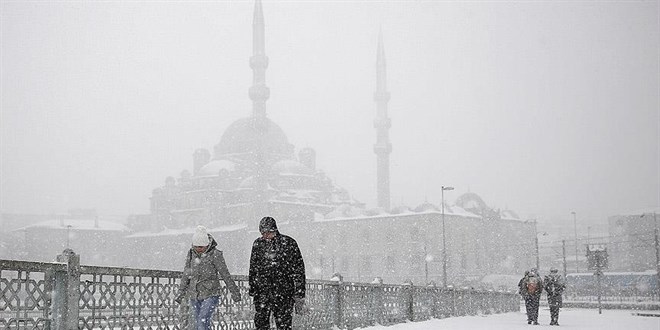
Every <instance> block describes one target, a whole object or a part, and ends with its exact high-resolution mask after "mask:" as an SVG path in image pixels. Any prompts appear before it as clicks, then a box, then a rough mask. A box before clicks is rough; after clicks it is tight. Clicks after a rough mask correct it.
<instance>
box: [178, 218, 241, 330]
mask: <svg viewBox="0 0 660 330" xmlns="http://www.w3.org/2000/svg"><path fill="white" fill-rule="evenodd" d="M217 245H218V243H217V242H216V241H215V239H214V238H213V236H211V235H210V234H208V233H207V231H206V228H205V227H204V226H198V227H197V228H196V229H195V233H194V234H193V238H192V247H191V248H190V250H189V251H188V255H187V257H186V263H185V265H184V267H183V275H182V277H181V287H180V288H179V294H178V296H177V297H176V298H175V301H176V302H177V303H179V304H181V303H182V302H183V300H184V298H189V299H190V307H191V309H192V312H193V322H194V325H193V327H192V328H193V329H195V330H210V329H213V322H212V317H213V312H214V311H215V308H216V307H217V306H218V302H219V300H220V295H221V294H222V287H221V286H220V280H223V281H224V282H225V285H226V286H227V288H228V289H229V292H230V293H231V298H232V299H233V300H234V301H235V302H240V301H241V293H240V291H239V290H238V286H236V283H234V280H232V278H231V274H229V270H228V269H227V264H226V263H225V258H224V257H223V256H222V251H220V250H217V249H216V246H217Z"/></svg>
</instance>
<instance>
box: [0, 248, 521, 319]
mask: <svg viewBox="0 0 660 330" xmlns="http://www.w3.org/2000/svg"><path fill="white" fill-rule="evenodd" d="M56 260H57V261H56V262H52V263H47V262H31V261H16V260H0V292H1V293H2V296H0V329H56V330H60V329H90V330H91V329H127V328H131V329H189V328H190V321H189V320H190V310H189V308H188V304H182V305H179V304H177V303H176V302H174V298H175V297H176V295H177V293H178V290H179V279H180V277H181V272H179V271H165V270H150V269H131V268H120V267H98V266H84V265H80V257H79V255H77V254H75V253H74V252H73V251H72V250H69V249H67V250H65V251H64V252H63V253H62V254H61V255H58V256H57V259H56ZM233 278H234V280H235V281H236V284H237V285H238V287H239V290H240V292H241V297H242V300H241V301H240V302H238V303H235V302H233V301H232V300H231V299H229V297H228V294H227V293H228V292H227V289H226V288H224V287H223V289H224V290H225V292H224V293H225V294H223V295H222V296H221V298H220V302H219V305H218V308H217V309H216V311H215V313H214V316H213V318H214V321H215V322H214V323H215V327H216V328H217V329H223V330H244V329H245V330H247V329H254V323H253V321H252V319H253V316H254V306H253V303H252V299H251V298H250V297H249V296H248V281H247V277H246V276H234V277H233ZM305 300H306V305H307V306H308V308H307V309H306V310H305V311H304V313H302V314H300V315H298V314H295V315H294V329H300V330H303V329H304V330H308V329H335V328H338V329H355V328H357V327H366V326H372V325H376V324H381V325H388V324H396V323H402V322H407V321H422V320H427V319H431V318H444V317H451V316H458V315H475V314H490V313H503V312H512V311H518V310H519V308H520V304H519V297H518V295H517V294H515V293H506V292H493V291H487V292H484V291H476V290H469V289H453V288H440V287H436V286H415V285H413V284H412V283H406V284H402V285H392V284H382V283H352V282H343V281H342V280H339V281H322V280H308V281H307V296H306V299H305Z"/></svg>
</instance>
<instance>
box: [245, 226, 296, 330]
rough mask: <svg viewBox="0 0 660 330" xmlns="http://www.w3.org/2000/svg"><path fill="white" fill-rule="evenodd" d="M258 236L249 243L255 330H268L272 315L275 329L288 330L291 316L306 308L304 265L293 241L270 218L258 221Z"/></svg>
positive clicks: (250, 281)
mask: <svg viewBox="0 0 660 330" xmlns="http://www.w3.org/2000/svg"><path fill="white" fill-rule="evenodd" d="M259 232H260V233H261V237H259V238H257V239H256V240H255V241H254V243H253V244H252V254H251V256H250V271H249V278H248V279H249V283H250V291H249V293H250V296H252V297H253V299H254V309H255V315H254V325H255V327H256V330H267V329H270V316H271V313H272V315H273V316H274V317H275V324H276V325H277V329H278V330H290V329H291V322H292V317H293V315H292V313H293V311H294V310H295V311H296V313H302V310H303V308H304V306H305V263H304V262H303V258H302V254H301V253H300V249H299V248H298V243H297V242H296V240H294V239H293V238H291V237H289V236H286V235H282V234H280V232H279V231H278V230H277V223H276V222H275V219H273V218H271V217H264V218H262V219H261V221H260V222H259Z"/></svg>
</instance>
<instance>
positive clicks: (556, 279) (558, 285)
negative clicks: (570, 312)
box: [543, 274, 566, 307]
mask: <svg viewBox="0 0 660 330" xmlns="http://www.w3.org/2000/svg"><path fill="white" fill-rule="evenodd" d="M543 283H545V292H547V293H548V305H550V306H558V307H561V305H562V298H561V295H562V293H564V289H565V288H566V283H565V282H564V279H563V278H562V277H561V275H558V274H557V275H547V276H546V277H545V280H544V281H543Z"/></svg>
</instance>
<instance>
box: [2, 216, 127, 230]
mask: <svg viewBox="0 0 660 330" xmlns="http://www.w3.org/2000/svg"><path fill="white" fill-rule="evenodd" d="M32 228H49V229H62V230H66V229H71V230H98V231H129V229H128V228H127V227H126V226H124V225H123V224H121V223H117V222H112V221H104V220H94V219H54V220H46V221H42V222H39V223H36V224H33V225H29V226H25V227H23V228H18V229H16V230H15V231H18V230H26V229H32Z"/></svg>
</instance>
